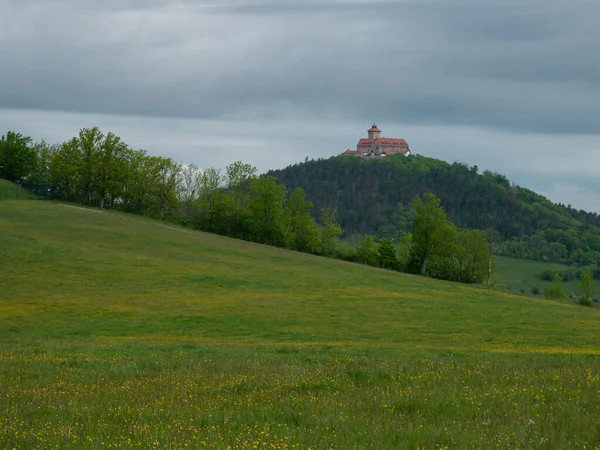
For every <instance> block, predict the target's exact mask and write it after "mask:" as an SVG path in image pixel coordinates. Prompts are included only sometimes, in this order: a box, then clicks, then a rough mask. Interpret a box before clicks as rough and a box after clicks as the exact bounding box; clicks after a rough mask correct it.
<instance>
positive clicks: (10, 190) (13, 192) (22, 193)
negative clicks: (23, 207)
mask: <svg viewBox="0 0 600 450" xmlns="http://www.w3.org/2000/svg"><path fill="white" fill-rule="evenodd" d="M35 198H36V196H35V195H34V194H32V193H31V192H29V191H28V190H27V189H23V188H22V187H19V186H17V185H16V184H14V183H11V182H10V181H8V180H3V179H2V178H0V200H30V199H35Z"/></svg>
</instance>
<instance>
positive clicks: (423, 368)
mask: <svg viewBox="0 0 600 450" xmlns="http://www.w3.org/2000/svg"><path fill="white" fill-rule="evenodd" d="M0 231H1V233H0V261H2V265H1V275H0V330H1V333H0V442H2V443H3V447H5V448H24V449H25V448H60V449H65V448H77V449H86V448H90V449H91V448H128V449H130V448H171V449H179V448H228V447H229V448H261V449H267V448H272V449H284V448H318V449H324V448H393V449H396V448H503V449H504V448H553V449H554V448H600V429H599V428H598V425H597V417H598V414H599V413H600V402H598V396H599V395H600V345H599V344H600V309H598V308H585V307H580V306H577V305H570V304H566V303H560V302H553V301H546V300H543V299H539V298H531V297H524V296H520V295H513V294H510V293H506V292H498V291H493V290H492V291H488V290H485V289H482V288H478V287H473V286H466V285H460V284H455V283H449V282H441V281H436V280H431V279H427V278H422V277H418V276H411V275H406V274H400V273H396V272H391V271H386V270H381V269H375V268H370V267H366V266H360V265H355V264H349V263H344V262H341V261H336V260H331V259H325V258H319V257H315V256H311V255H306V254H300V253H295V252H288V251H285V250H281V249H275V248H271V247H266V246H262V245H255V244H251V243H246V242H241V241H237V240H233V239H228V238H223V237H219V236H214V235H210V234H205V233H199V232H190V231H187V230H184V229H180V228H176V227H171V226H169V225H166V224H164V223H160V222H156V221H150V220H145V219H142V218H139V217H136V216H130V215H125V214H119V213H110V212H100V211H98V210H87V209H83V208H78V207H75V206H71V205H61V204H58V203H50V202H39V201H5V202H0Z"/></svg>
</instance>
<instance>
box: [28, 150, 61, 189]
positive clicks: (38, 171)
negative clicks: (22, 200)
mask: <svg viewBox="0 0 600 450" xmlns="http://www.w3.org/2000/svg"><path fill="white" fill-rule="evenodd" d="M33 148H34V150H35V152H36V154H37V157H36V165H35V169H34V170H33V172H32V173H31V174H30V175H29V176H28V177H27V181H26V183H25V184H26V186H27V187H28V188H29V189H30V190H31V191H33V192H35V193H36V194H37V195H40V196H44V197H45V198H51V197H53V196H54V194H55V191H56V188H55V186H54V185H53V183H52V178H51V174H50V168H51V162H52V157H53V155H54V154H55V153H56V152H58V151H59V149H60V145H57V144H54V145H48V143H47V142H46V141H44V140H42V141H41V142H38V143H36V144H35V145H34V146H33Z"/></svg>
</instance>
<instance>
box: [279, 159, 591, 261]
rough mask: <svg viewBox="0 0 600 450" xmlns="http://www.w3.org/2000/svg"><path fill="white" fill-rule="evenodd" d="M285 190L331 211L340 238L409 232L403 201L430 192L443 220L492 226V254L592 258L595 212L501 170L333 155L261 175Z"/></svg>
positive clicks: (406, 202)
mask: <svg viewBox="0 0 600 450" xmlns="http://www.w3.org/2000/svg"><path fill="white" fill-rule="evenodd" d="M268 175H272V176H274V177H276V178H277V179H278V180H279V182H281V183H283V184H285V185H286V186H287V187H288V188H289V189H293V188H296V187H301V188H303V189H304V190H305V191H306V194H307V197H308V198H309V199H310V200H311V201H312V202H313V203H314V209H313V212H314V214H315V216H318V214H319V213H320V211H322V210H323V209H324V208H325V207H327V206H334V207H337V209H338V214H339V221H340V224H341V225H342V227H343V228H344V230H345V232H346V236H352V235H353V234H370V235H374V236H376V237H381V236H384V235H385V236H388V237H392V238H393V237H398V236H399V235H400V234H402V233H403V232H405V231H409V229H410V223H411V212H410V210H409V205H410V203H411V201H412V200H413V199H414V198H415V197H416V196H418V195H420V194H422V193H425V192H432V193H434V194H435V195H436V196H438V197H439V198H440V199H441V200H442V206H443V207H444V209H445V210H446V213H447V214H448V218H449V219H450V220H452V221H453V222H454V223H455V224H456V225H458V226H460V227H465V228H478V229H485V228H489V227H490V226H491V225H493V226H494V227H495V228H496V229H497V230H498V232H499V233H500V234H501V236H502V238H503V239H504V242H503V244H502V245H501V246H500V247H499V251H500V253H504V254H510V255H513V256H516V257H520V258H526V259H541V260H553V261H562V262H568V263H572V264H579V265H586V264H594V263H596V262H597V261H598V262H600V228H599V227H598V225H600V217H599V216H598V215H597V214H595V213H587V212H585V211H580V210H579V211H578V210H574V209H572V208H570V207H565V206H563V205H556V204H553V203H552V202H550V201H549V200H548V199H546V198H545V197H543V196H541V195H539V194H536V193H535V192H533V191H531V190H529V189H525V188H522V187H519V186H516V185H514V184H511V183H510V181H509V180H508V179H507V178H506V177H505V176H504V175H500V174H497V173H492V172H489V171H485V172H483V173H479V171H478V168H477V166H473V167H470V166H468V165H466V164H462V163H453V164H449V163H447V162H444V161H440V160H437V159H434V158H428V157H424V156H419V155H414V156H409V157H405V156H393V157H387V158H380V159H363V158H356V157H354V156H350V155H340V156H336V157H332V158H329V159H324V160H317V161H307V162H304V163H301V164H295V165H293V166H289V167H287V168H285V169H282V170H275V171H271V172H269V173H268Z"/></svg>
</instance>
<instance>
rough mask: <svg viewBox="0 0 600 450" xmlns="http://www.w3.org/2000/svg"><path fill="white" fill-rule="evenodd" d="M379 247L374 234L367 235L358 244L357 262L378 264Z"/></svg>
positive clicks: (371, 264)
mask: <svg viewBox="0 0 600 450" xmlns="http://www.w3.org/2000/svg"><path fill="white" fill-rule="evenodd" d="M378 249H379V248H378V245H377V244H376V243H375V239H374V238H373V236H370V235H368V234H367V235H365V236H364V237H363V239H362V241H360V242H359V243H358V245H357V246H356V262H358V263H361V264H368V265H370V266H376V265H377V263H378V253H377V251H378Z"/></svg>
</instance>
